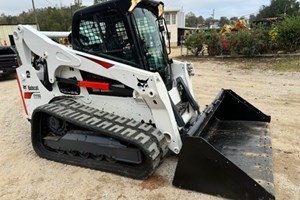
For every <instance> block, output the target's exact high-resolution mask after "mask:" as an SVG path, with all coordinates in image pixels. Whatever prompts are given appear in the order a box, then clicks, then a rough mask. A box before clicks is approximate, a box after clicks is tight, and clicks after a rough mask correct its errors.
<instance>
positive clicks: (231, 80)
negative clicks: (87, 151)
mask: <svg viewBox="0 0 300 200" xmlns="http://www.w3.org/2000/svg"><path fill="white" fill-rule="evenodd" d="M194 65H195V68H196V75H195V78H194V88H195V94H196V98H197V100H198V101H199V103H200V105H201V106H202V108H201V109H203V108H204V106H205V105H206V104H209V103H210V102H211V101H212V100H213V99H214V98H215V96H216V95H217V93H218V92H219V90H220V88H231V89H233V90H234V91H235V92H236V93H238V94H239V95H241V96H242V97H244V98H245V99H247V100H249V101H250V102H251V103H253V104H254V105H255V106H257V107H258V108H259V109H261V110H262V111H264V112H265V113H267V114H270V115H271V116H272V123H271V131H272V139H273V167H274V183H275V191H276V197H277V199H287V200H288V199H300V137H299V130H300V123H299V119H300V73H299V72H290V73H280V72H274V71H267V70H264V71H262V70H257V69H255V70H245V69H241V68H238V67H236V66H230V65H229V64H228V63H226V62H220V61H209V60H206V61H204V60H202V61H199V62H194ZM0 94H1V95H0V105H1V107H0V136H1V139H0V199H9V200H11V199H119V200H121V199H149V200H150V199H218V198H217V197H214V196H209V195H204V194H200V193H195V192H190V191H184V190H180V189H177V188H174V187H173V186H172V177H173V174H174V171H175V167H176V161H177V160H176V158H174V157H171V158H168V159H167V160H166V161H165V162H164V163H163V164H162V165H161V166H160V167H159V168H158V170H157V171H156V172H155V174H154V175H153V176H152V177H151V178H150V179H148V180H146V181H137V180H132V179H128V178H124V177H120V176H116V175H112V174H108V173H104V172H100V171H95V170H90V169H84V168H81V167H75V166H70V165H65V164H60V163H56V162H52V161H48V160H45V159H41V158H39V157H38V156H37V155H36V154H35V152H34V151H33V149H32V146H31V142H30V124H29V122H28V121H27V120H26V119H25V114H24V110H23V106H22V102H21V98H20V95H19V91H18V88H17V82H16V80H1V81H0Z"/></svg>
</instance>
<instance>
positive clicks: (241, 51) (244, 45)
mask: <svg viewBox="0 0 300 200" xmlns="http://www.w3.org/2000/svg"><path fill="white" fill-rule="evenodd" d="M270 48H271V37H270V33H269V31H268V30H264V29H255V30H251V31H250V30H243V31H239V32H235V33H232V36H231V53H232V54H238V55H245V56H255V55H258V54H263V53H267V52H268V51H269V50H270Z"/></svg>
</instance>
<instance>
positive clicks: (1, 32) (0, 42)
mask: <svg viewBox="0 0 300 200" xmlns="http://www.w3.org/2000/svg"><path fill="white" fill-rule="evenodd" d="M31 26H32V27H33V28H35V29H37V26H36V25H33V24H32V25H31ZM16 29H17V24H0V46H11V45H13V44H12V43H13V33H14V31H15V30H16Z"/></svg>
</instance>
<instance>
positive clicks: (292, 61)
mask: <svg viewBox="0 0 300 200" xmlns="http://www.w3.org/2000/svg"><path fill="white" fill-rule="evenodd" d="M272 69H273V70H276V71H300V58H299V57H294V58H283V59H280V60H278V62H276V63H274V64H273V66H272Z"/></svg>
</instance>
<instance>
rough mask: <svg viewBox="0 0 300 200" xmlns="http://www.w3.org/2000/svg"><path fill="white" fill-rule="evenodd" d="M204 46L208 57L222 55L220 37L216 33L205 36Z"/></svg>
mask: <svg viewBox="0 0 300 200" xmlns="http://www.w3.org/2000/svg"><path fill="white" fill-rule="evenodd" d="M205 44H206V45H207V52H208V55H209V56H217V55H220V54H221V53H222V52H221V46H220V36H219V34H218V33H209V34H207V36H206V41H205Z"/></svg>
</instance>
